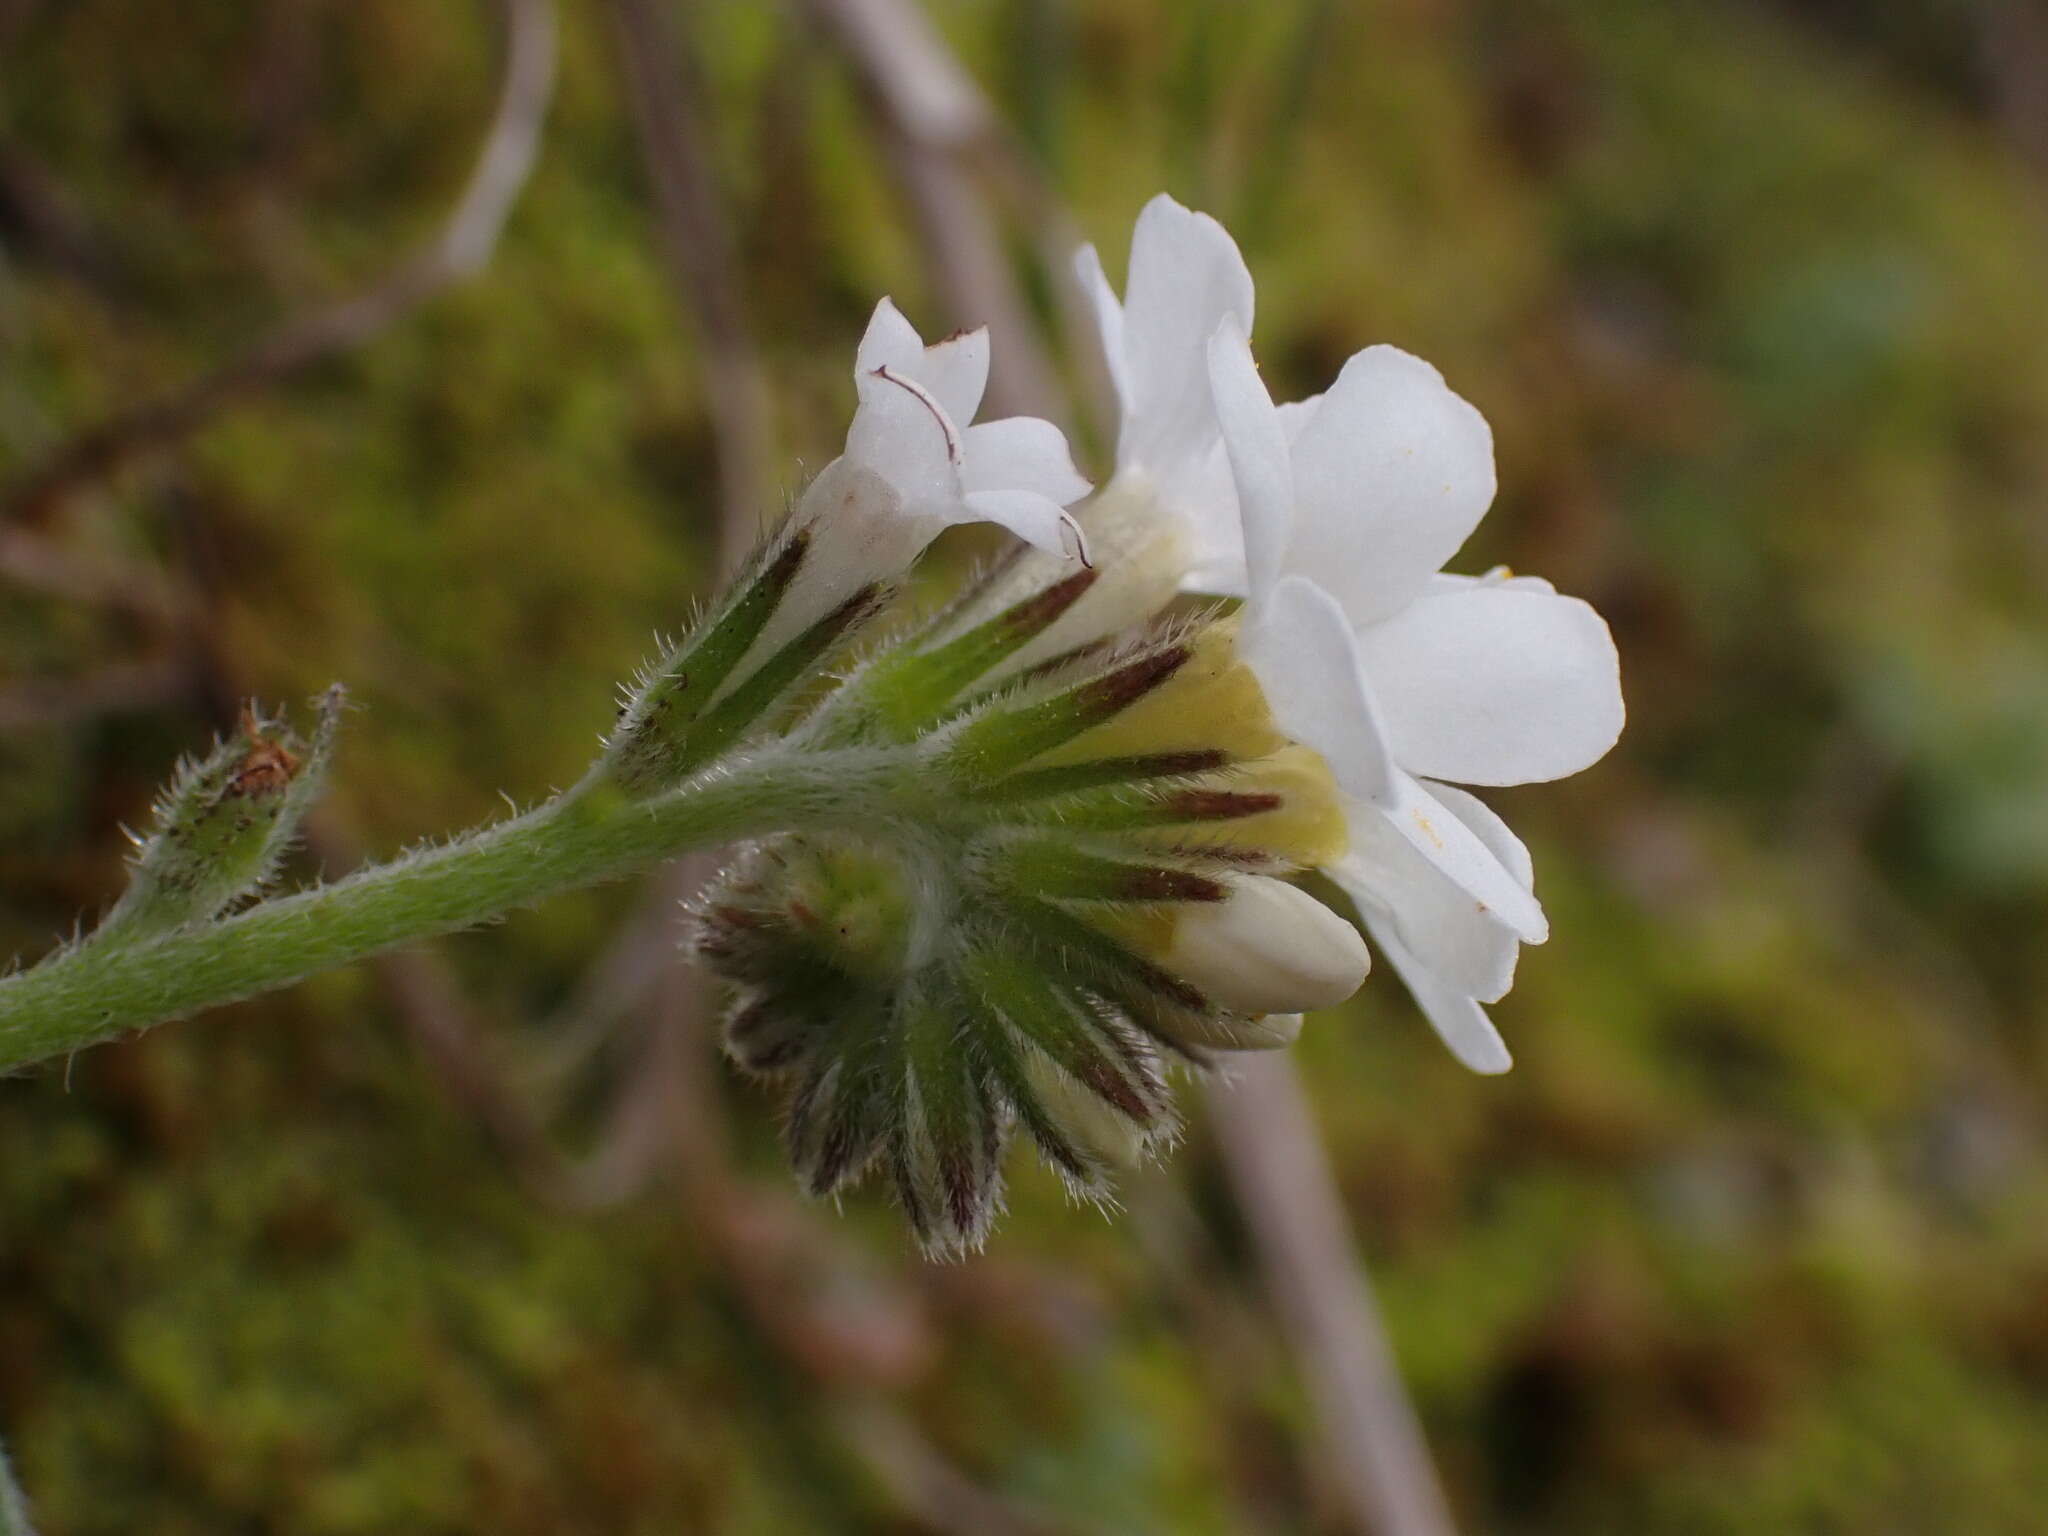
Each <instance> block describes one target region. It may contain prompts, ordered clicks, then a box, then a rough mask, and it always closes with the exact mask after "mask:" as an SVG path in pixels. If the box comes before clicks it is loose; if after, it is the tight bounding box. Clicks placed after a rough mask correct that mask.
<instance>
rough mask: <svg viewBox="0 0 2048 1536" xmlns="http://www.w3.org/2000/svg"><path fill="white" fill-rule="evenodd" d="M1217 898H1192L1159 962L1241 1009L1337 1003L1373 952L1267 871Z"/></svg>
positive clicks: (1235, 881) (1233, 883)
mask: <svg viewBox="0 0 2048 1536" xmlns="http://www.w3.org/2000/svg"><path fill="white" fill-rule="evenodd" d="M1226 884H1227V886H1228V889H1229V895H1227V896H1226V897H1224V899H1223V900H1221V901H1217V902H1190V903H1189V904H1188V905H1187V906H1186V907H1184V908H1183V909H1181V911H1180V913H1179V915H1178V917H1177V918H1176V920H1175V922H1174V928H1173V942H1172V943H1171V945H1170V946H1169V947H1168V949H1167V952H1166V953H1165V954H1164V955H1162V956H1160V963H1161V964H1162V965H1164V966H1165V967H1166V969H1168V970H1169V971H1172V972H1173V973H1174V974H1175V975H1176V976H1179V977H1182V978H1183V979H1185V980H1187V981H1190V982H1192V983H1194V985H1195V986H1197V987H1199V988H1200V989H1201V990H1202V991H1204V992H1206V993H1208V994H1209V996H1210V997H1212V998H1214V999H1215V1000H1216V1001H1217V1002H1219V1003H1221V1004H1222V1005H1223V1006H1224V1007H1226V1008H1229V1009H1232V1010H1234V1011H1236V1012H1238V1013H1249V1014H1253V1015H1263V1014H1269V1013H1300V1012H1303V1011H1304V1010H1306V1009H1310V1008H1334V1007H1336V1006H1337V1004H1339V1003H1341V1002H1343V1001H1344V999H1345V998H1347V997H1349V996H1350V995H1351V994H1352V993H1354V992H1356V991H1357V990H1358V986H1359V983H1360V982H1362V981H1364V980H1365V977H1366V972H1367V971H1369V970H1370V969H1371V968H1372V956H1371V954H1370V953H1369V952H1368V951H1367V949H1366V947H1365V940H1364V939H1362V938H1360V937H1359V936H1358V930H1357V929H1356V928H1353V927H1352V926H1351V925H1350V924H1349V923H1347V922H1346V921H1344V919H1343V918H1341V917H1339V916H1338V915H1337V914H1336V913H1334V912H1332V911H1331V910H1330V909H1329V908H1328V907H1326V906H1324V905H1323V904H1322V903H1321V902H1319V901H1317V900H1316V899H1315V898H1314V897H1313V896H1311V895H1309V894H1308V892H1306V891H1303V890H1300V889H1298V888H1296V887H1294V886H1291V885H1289V884H1287V883H1286V882H1285V881H1284V880H1275V879H1272V878H1270V877H1269V876H1266V875H1239V876H1236V877H1234V878H1232V879H1230V880H1228V881H1227V882H1226Z"/></svg>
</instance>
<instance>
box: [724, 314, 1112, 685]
mask: <svg viewBox="0 0 2048 1536" xmlns="http://www.w3.org/2000/svg"><path fill="white" fill-rule="evenodd" d="M988 360H989V346H988V331H987V329H986V328H983V329H980V330H973V331H962V332H960V333H959V334H958V335H955V336H949V337H947V338H946V339H945V340H944V341H941V342H938V343H936V344H935V345H933V346H929V347H928V346H926V345H925V344H924V341H923V339H922V338H921V337H920V336H919V335H918V334H917V331H916V329H915V328H914V327H912V325H911V324H910V322H909V321H908V320H906V319H904V318H903V315H902V313H901V312H900V311H899V310H898V309H897V308H896V306H895V305H894V304H893V303H891V302H890V301H889V300H888V299H883V300H882V302H881V303H879V304H877V305H876V306H875V313H874V316H873V318H872V319H870V320H869V321H868V328H867V331H866V333H865V334H864V335H863V336H862V337H861V342H860V349H859V351H858V352H857V353H856V355H855V357H854V368H853V382H854V388H855V390H856V391H857V392H858V394H859V405H858V407H857V408H856V409H855V411H854V416H853V424H852V426H850V427H849V428H848V429H847V433H846V451H845V452H844V453H843V454H841V455H840V456H839V457H838V458H836V459H834V460H833V461H832V462H831V463H830V464H828V465H826V466H825V468H824V470H823V471H821V472H820V473H819V475H818V477H817V479H815V480H813V481H812V482H811V484H810V486H809V487H808V488H807V489H806V490H805V492H804V495H803V499H802V500H801V501H800V502H799V503H798V504H797V511H796V517H795V519H794V523H793V526H794V527H795V528H796V529H797V530H798V531H800V532H801V533H803V534H804V535H806V536H807V537H808V538H809V539H810V540H811V545H812V547H811V550H810V552H809V553H808V554H807V556H806V558H805V560H804V564H803V566H802V568H801V569H800V570H799V572H798V575H797V577H796V579H795V581H794V582H793V583H792V584H791V587H790V590H789V592H788V594H787V595H786V596H785V597H784V598H783V600H782V602H781V604H780V605H779V606H778V608H777V610H776V613H775V617H774V619H773V620H771V621H770V624H769V626H768V628H767V629H766V630H765V631H764V632H763V636H762V639H761V640H760V641H758V642H757V643H756V648H757V650H758V652H759V654H761V655H768V654H772V653H773V651H774V650H775V649H776V648H778V647H779V646H781V645H782V644H784V643H786V642H787V641H788V640H790V639H791V638H793V637H794V636H795V635H797V634H800V633H802V631H803V630H804V629H805V628H806V627H808V626H809V625H810V624H812V623H814V622H816V621H817V620H819V619H821V618H823V617H824V616H825V615H826V614H828V613H830V612H832V611H833V610H834V609H835V608H836V607H838V605H839V604H840V603H842V602H844V601H845V600H846V599H847V598H849V597H851V596H852V595H853V594H854V593H855V592H857V591H859V590H860V589H861V588H862V587H864V586H866V585H867V584H868V583H870V582H874V581H883V580H887V579H888V578H890V577H893V576H896V575H898V574H899V573H901V572H902V571H904V570H906V569H908V568H909V566H910V564H911V563H912V562H913V561H914V560H916V558H917V557H918V555H919V554H920V553H922V552H923V550H924V547H925V546H926V545H927V544H929V543H931V541H932V540H933V539H935V538H937V537H938V536H939V534H940V533H942V532H944V531H945V530H946V529H947V528H950V527H952V526H953V525H954V524H956V523H976V522H981V523H996V524H999V525H1001V526H1002V527H1004V528H1007V529H1009V531H1010V532H1012V533H1014V534H1015V535H1017V537H1018V538H1020V539H1023V540H1025V541H1026V542H1027V543H1030V544H1033V545H1035V546H1037V547H1038V548H1040V549H1043V550H1047V551H1049V552H1050V553H1052V554H1054V555H1058V556H1062V557H1066V558H1073V557H1075V556H1078V555H1081V554H1083V553H1084V546H1083V543H1082V539H1081V534H1080V530H1079V529H1078V527H1076V525H1075V523H1074V520H1073V519H1072V518H1071V517H1069V516H1068V515H1067V513H1066V511H1065V508H1066V507H1067V505H1068V504H1069V503H1072V502H1075V501H1078V500H1080V499H1081V498H1082V497H1083V496H1085V495H1087V494H1088V490H1089V485H1088V482H1087V480H1085V479H1084V478H1082V476H1081V474H1080V472H1079V471H1078V470H1076V469H1075V468H1074V461H1073V457H1072V455H1071V454H1070V453H1069V452H1068V450H1067V440H1066V438H1065V437H1064V436H1063V435H1062V434H1061V432H1060V429H1059V428H1058V427H1056V426H1054V425H1053V424H1052V423H1051V422H1049V421H1041V420H1039V419H1038V418H1037V417H1035V416H1011V417H1006V418H1004V419H1003V420H1000V421H986V422H981V423H979V424H972V425H970V423H973V422H974V413H975V412H976V411H977V410H978V409H979V408H980V406H981V397H982V392H983V391H984V390H985V389H986V388H987V385H988Z"/></svg>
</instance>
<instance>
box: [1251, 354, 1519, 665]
mask: <svg viewBox="0 0 2048 1536" xmlns="http://www.w3.org/2000/svg"><path fill="white" fill-rule="evenodd" d="M1294 490H1295V497H1296V507H1295V518H1294V534H1293V538H1292V539H1291V540H1290V542H1289V544H1288V549H1287V569H1288V570H1290V571H1296V572H1300V573H1301V574H1303V575H1307V576H1311V577H1313V578H1314V579H1315V580H1316V581H1317V582H1319V583H1320V584H1321V585H1322V586H1324V587H1326V588H1327V589H1328V590H1329V591H1330V592H1331V593H1332V594H1333V595H1334V596H1335V597H1336V598H1337V600H1338V601H1339V602H1340V603H1342V604H1343V606H1344V611H1345V612H1346V613H1348V614H1349V615H1350V616H1351V618H1352V620H1353V622H1355V623H1358V624H1369V623H1372V622H1374V621H1376V620H1378V619H1382V618H1385V617H1386V616H1387V615H1388V614H1390V613H1394V612H1396V611H1398V610H1399V609H1400V608H1401V607H1402V606H1403V605H1404V604H1406V603H1407V602H1408V601H1409V600H1410V599H1411V598H1412V597H1414V596H1415V595H1416V593H1418V592H1420V591H1421V590H1422V587H1423V584H1424V583H1425V582H1427V581H1428V579H1429V578H1430V576H1431V575H1432V574H1433V573H1434V572H1435V571H1436V570H1437V568H1438V567H1439V566H1441V565H1442V564H1443V563H1444V561H1445V560H1447V559H1448V558H1449V557H1450V556H1451V555H1452V554H1453V553H1455V552H1456V550H1457V548H1458V546H1459V545H1461V544H1463V543H1464V542H1465V539H1466V537H1467V536H1468V535H1469V534H1470V533H1471V532H1472V530H1473V528H1475V527H1476V526H1477V525H1478V523H1479V519H1480V518H1481V517H1483V516H1485V515H1486V509H1487V507H1488V505H1490V504H1491V503H1492V501H1493V491H1494V478H1493V434H1492V432H1491V431H1489V430H1488V428H1487V425H1486V420H1485V418H1484V417H1482V416H1481V415H1480V414H1479V413H1478V412H1477V411H1476V410H1474V409H1473V408H1472V407H1471V406H1470V405H1468V404H1466V403H1465V401H1463V400H1461V399H1460V398H1459V397H1458V396H1457V395H1455V394H1453V393H1452V392H1451V391H1450V390H1449V389H1448V388H1447V387H1445V384H1444V381H1443V376H1442V375H1441V374H1439V373H1438V372H1437V371H1436V370H1435V369H1434V368H1432V367H1430V366H1429V364H1427V363H1425V362H1423V361H1422V360H1421V359H1420V358H1416V357H1410V356H1409V355H1408V354H1407V353H1406V352H1402V351H1400V350H1398V349H1397V348H1394V347H1369V348H1367V349H1366V350H1365V351H1363V352H1360V353H1358V354H1357V355H1356V356H1354V357H1353V358H1352V359H1351V360H1350V361H1349V362H1348V363H1346V364H1345V365H1344V370H1343V372H1342V373H1340V374H1338V375H1337V382H1336V383H1335V384H1333V385H1332V386H1331V387H1330V390H1329V392H1328V393H1327V394H1326V395H1324V396H1323V401H1322V404H1321V405H1320V406H1318V407H1317V408H1316V411H1315V413H1314V415H1312V416H1311V417H1310V418H1309V419H1308V421H1307V422H1306V423H1305V424H1304V425H1303V427H1302V429H1301V435H1300V436H1299V437H1298V438H1297V439H1296V441H1295V443H1294Z"/></svg>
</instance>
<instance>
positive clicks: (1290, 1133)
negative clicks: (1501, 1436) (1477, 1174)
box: [1207, 1052, 1453, 1536]
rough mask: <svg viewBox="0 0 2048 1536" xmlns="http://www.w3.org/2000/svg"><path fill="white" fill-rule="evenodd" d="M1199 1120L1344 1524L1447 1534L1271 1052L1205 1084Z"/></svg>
mask: <svg viewBox="0 0 2048 1536" xmlns="http://www.w3.org/2000/svg"><path fill="white" fill-rule="evenodd" d="M1207 1088H1208V1096H1209V1106H1210V1111H1211V1124H1212V1125H1213V1127H1214V1129H1215V1134H1216V1143H1217V1147H1218V1149H1219V1150H1220V1152H1221V1153H1222V1157H1223V1163H1224V1167H1225V1168H1226V1169H1227V1170H1228V1172H1229V1175H1230V1181H1231V1184H1232V1186H1233V1187H1234V1188H1235V1189H1236V1192H1237V1201H1238V1207H1239V1209H1240V1210H1242V1211H1243V1212H1244V1216H1245V1220H1246V1221H1247V1222H1248V1223H1249V1225H1250V1227H1251V1233H1252V1238H1253V1242H1254V1244H1255V1245H1256V1247H1257V1249H1258V1254H1259V1260H1260V1263H1261V1265H1262V1266H1263V1267H1264V1269H1265V1272H1266V1284H1267V1286H1268V1288H1269V1289H1270V1290H1271V1291H1272V1293H1273V1300H1274V1302H1275V1304H1276V1306H1277V1307H1278V1309H1279V1313H1280V1323H1281V1326H1282V1328H1284V1329H1285V1330H1286V1333H1287V1336H1288V1339H1289V1342H1290V1343H1291V1345H1292V1346H1293V1350H1294V1354H1295V1358H1296V1360H1297V1361H1298V1362H1299V1364H1300V1368H1301V1371H1302V1373H1303V1375H1304V1376H1306V1377H1307V1379H1308V1388H1309V1394H1310V1396H1311V1398H1312V1399H1313V1401H1314V1403H1315V1407H1316V1417H1317V1420H1318V1422H1319V1423H1320V1425H1321V1428H1322V1432H1323V1440H1324V1446H1325V1451H1326V1453H1327V1457H1328V1462H1329V1471H1330V1474H1331V1476H1332V1478H1333V1479H1334V1481H1335V1485H1336V1488H1337V1490H1338V1492H1339V1493H1340V1494H1341V1495H1342V1498H1343V1505H1344V1512H1345V1516H1346V1519H1347V1522H1348V1523H1349V1524H1350V1525H1351V1526H1352V1527H1353V1528H1354V1529H1356V1530H1358V1531H1360V1532H1372V1533H1376V1536H1450V1533H1451V1531H1452V1529H1453V1527H1452V1525H1451V1516H1450V1510H1449V1508H1448V1506H1447V1505H1446V1504H1445V1502H1444V1496H1443V1490H1442V1489H1441V1488H1439V1487H1438V1485H1437V1481H1436V1475H1435V1473H1434V1471H1433V1470H1432V1468H1431V1466H1430V1461H1429V1451H1428V1447H1427V1446H1426V1445H1425V1444H1424V1442H1423V1438H1422V1429H1421V1426H1420V1425H1419V1424H1417V1423H1416V1420H1415V1412H1414V1409H1413V1408H1412V1407H1411V1406H1410V1404H1409V1402H1408V1397H1407V1394H1406V1393H1405V1392H1404V1391H1403V1390H1402V1388H1401V1378H1400V1374H1399V1372H1398V1370H1397V1369H1396V1366H1395V1363H1394V1359H1393V1355H1392V1352H1391V1351H1390V1350H1389V1348H1388V1346H1387V1339H1386V1334H1385V1332H1384V1331H1383V1330H1382V1328H1381V1326H1380V1322H1379V1315H1378V1311H1377V1309H1376V1308H1375V1307H1374V1305H1373V1299H1372V1293H1371V1291H1370V1289H1369V1288H1368V1286H1367V1284H1366V1278H1365V1274H1364V1271H1363V1270H1362V1269H1361V1268H1360V1267H1359V1265H1358V1262H1357V1259H1356V1257H1355V1255H1354V1254H1353V1252H1352V1241H1351V1233H1350V1226H1349V1223H1348V1222H1347V1221H1346V1220H1345V1215H1344V1207H1343V1204H1342V1202H1341V1200H1340V1199H1339V1198H1338V1193H1337V1184H1336V1179H1335V1177H1334V1175H1333V1173H1332V1171H1331V1168H1330V1160H1329V1155H1328V1153H1327V1152H1326V1151H1325V1150H1324V1147H1323V1145H1322V1142H1321V1140H1320V1138H1318V1137H1317V1135H1316V1132H1315V1119H1314V1114H1315V1112H1314V1109H1313V1107H1312V1106H1311V1105H1310V1103H1309V1101H1308V1095H1307V1094H1306V1093H1304V1092H1303V1091H1302V1086H1301V1076H1300V1074H1299V1073H1298V1072H1296V1070H1295V1068H1294V1063H1293V1061H1292V1060H1291V1059H1290V1058H1289V1057H1288V1056H1287V1055H1286V1054H1285V1053H1282V1052H1274V1053H1272V1054H1271V1055H1254V1056H1247V1057H1245V1058H1243V1060H1242V1063H1241V1064H1240V1065H1239V1066H1238V1067H1237V1068H1236V1069H1235V1075H1234V1079H1225V1078H1220V1077H1215V1078H1211V1079H1209V1080H1208V1085H1207Z"/></svg>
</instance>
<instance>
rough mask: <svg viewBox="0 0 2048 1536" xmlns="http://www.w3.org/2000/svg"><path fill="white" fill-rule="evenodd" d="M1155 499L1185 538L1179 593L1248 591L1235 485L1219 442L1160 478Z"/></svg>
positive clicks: (1225, 594)
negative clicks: (1174, 519) (1182, 573)
mask: <svg viewBox="0 0 2048 1536" xmlns="http://www.w3.org/2000/svg"><path fill="white" fill-rule="evenodd" d="M1159 496H1160V501H1161V503H1162V505H1163V506H1165V507H1166V508H1167V510H1168V511H1169V513H1170V514H1171V515H1173V516H1174V517H1176V518H1177V519H1178V520H1179V522H1180V526H1181V532H1182V536H1183V538H1184V539H1185V556H1186V562H1187V571H1186V574H1185V575H1184V576H1183V577H1182V579H1181V590H1182V591H1183V592H1208V593H1212V594H1214V595H1215V596H1218V597H1243V596H1245V595H1246V594H1247V593H1248V592H1249V591H1250V584H1249V582H1248V581H1247V580H1246V577H1245V568H1244V526H1243V523H1242V521H1241V520H1240V517H1239V513H1238V509H1237V484H1236V482H1235V480H1234V479H1233V477H1232V475H1231V473H1230V460H1229V458H1228V457H1226V456H1225V454H1224V452H1223V444H1222V443H1221V442H1220V441H1218V442H1211V443H1210V444H1209V448H1208V452H1206V453H1205V454H1203V455H1202V456H1201V457H1200V458H1194V459H1187V460H1183V461H1182V462H1181V463H1180V464H1178V465H1176V466H1175V467H1174V470H1173V472H1172V473H1171V474H1169V475H1166V476H1164V477H1162V478H1161V480H1160V482H1159Z"/></svg>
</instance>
